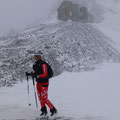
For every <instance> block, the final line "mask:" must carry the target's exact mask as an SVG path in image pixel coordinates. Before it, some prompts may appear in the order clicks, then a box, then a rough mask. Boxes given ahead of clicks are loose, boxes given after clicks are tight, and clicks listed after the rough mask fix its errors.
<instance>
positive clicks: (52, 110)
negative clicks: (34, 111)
mask: <svg viewBox="0 0 120 120" xmlns="http://www.w3.org/2000/svg"><path fill="white" fill-rule="evenodd" d="M50 112H51V115H50V116H53V115H54V114H56V113H57V109H56V108H55V107H54V108H53V109H51V110H50Z"/></svg>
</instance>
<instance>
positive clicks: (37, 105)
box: [32, 77, 38, 108]
mask: <svg viewBox="0 0 120 120" xmlns="http://www.w3.org/2000/svg"><path fill="white" fill-rule="evenodd" d="M32 80H33V87H34V94H35V102H36V107H37V108H38V103H37V95H36V91H35V81H34V78H33V77H32Z"/></svg>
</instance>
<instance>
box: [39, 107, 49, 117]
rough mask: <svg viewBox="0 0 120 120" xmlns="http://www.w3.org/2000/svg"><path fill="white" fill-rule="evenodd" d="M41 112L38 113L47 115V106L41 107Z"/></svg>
mask: <svg viewBox="0 0 120 120" xmlns="http://www.w3.org/2000/svg"><path fill="white" fill-rule="evenodd" d="M41 112H42V113H41V114H40V116H46V115H47V108H46V106H45V107H43V108H42V109H41Z"/></svg>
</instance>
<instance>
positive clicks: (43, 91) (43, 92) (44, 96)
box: [37, 83, 54, 109]
mask: <svg viewBox="0 0 120 120" xmlns="http://www.w3.org/2000/svg"><path fill="white" fill-rule="evenodd" d="M37 93H38V98H39V101H40V104H41V108H43V107H45V105H47V106H48V107H49V108H50V109H53V107H54V106H53V104H52V103H51V102H50V101H49V99H48V87H44V86H42V84H41V83H37Z"/></svg>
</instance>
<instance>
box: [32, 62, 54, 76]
mask: <svg viewBox="0 0 120 120" xmlns="http://www.w3.org/2000/svg"><path fill="white" fill-rule="evenodd" d="M41 62H42V63H41V65H39V64H38V65H37V64H34V65H33V70H34V71H35V72H36V74H37V75H39V74H40V71H41V69H40V68H41V67H40V66H42V64H46V65H47V69H48V76H47V78H52V77H53V70H52V68H51V66H50V65H49V64H48V63H46V62H45V61H42V60H41Z"/></svg>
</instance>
